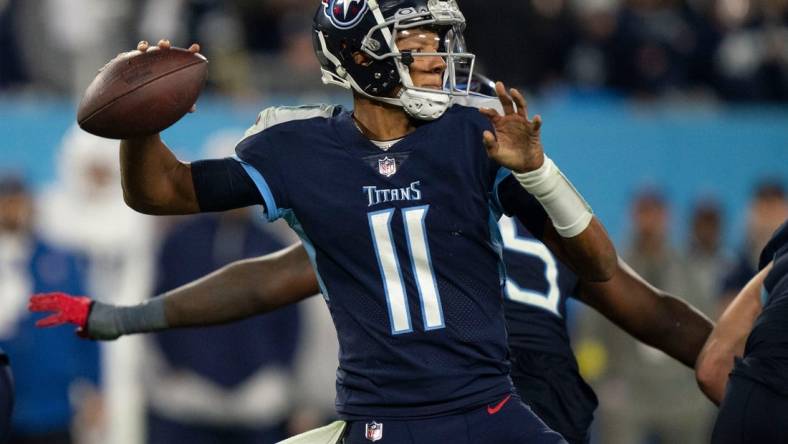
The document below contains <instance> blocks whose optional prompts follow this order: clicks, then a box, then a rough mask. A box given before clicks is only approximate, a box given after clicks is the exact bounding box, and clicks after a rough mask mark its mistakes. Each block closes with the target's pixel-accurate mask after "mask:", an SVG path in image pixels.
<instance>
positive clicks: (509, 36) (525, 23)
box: [459, 0, 574, 90]
mask: <svg viewBox="0 0 788 444" xmlns="http://www.w3.org/2000/svg"><path fill="white" fill-rule="evenodd" d="M459 4H460V8H461V9H462V11H463V13H464V15H465V17H466V19H467V20H468V28H467V30H466V32H465V38H466V39H467V41H468V47H469V49H470V50H471V51H472V52H474V53H475V54H476V55H477V57H478V59H479V60H478V64H479V69H480V70H481V71H482V72H487V73H491V74H494V77H495V79H496V80H501V81H503V82H505V83H506V84H507V85H510V86H515V85H516V86H524V87H526V88H528V89H531V90H536V89H541V88H542V87H547V86H551V85H552V84H554V83H555V82H557V81H560V79H561V78H562V73H563V71H564V64H565V60H566V58H567V55H568V53H569V50H570V48H571V45H572V42H573V39H574V32H573V28H572V26H571V16H570V14H569V2H568V1H567V0H528V1H517V2H512V1H508V0H486V1H472V0H466V1H462V0H460V2H459Z"/></svg>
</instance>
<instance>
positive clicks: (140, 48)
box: [137, 40, 150, 52]
mask: <svg viewBox="0 0 788 444" xmlns="http://www.w3.org/2000/svg"><path fill="white" fill-rule="evenodd" d="M149 46H150V44H149V43H148V41H147V40H140V42H139V43H137V51H140V52H145V51H147V50H148V47H149Z"/></svg>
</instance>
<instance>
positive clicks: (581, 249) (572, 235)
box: [513, 156, 617, 282]
mask: <svg viewBox="0 0 788 444" xmlns="http://www.w3.org/2000/svg"><path fill="white" fill-rule="evenodd" d="M513 174H514V177H515V179H517V181H518V182H519V183H520V185H521V186H522V187H523V188H524V189H525V190H526V191H528V193H530V194H531V195H532V196H533V197H534V198H536V200H537V201H539V203H540V204H541V206H542V208H544V211H545V213H546V214H547V216H548V217H549V219H550V221H551V224H552V228H551V229H549V230H547V231H546V232H545V234H544V237H545V238H546V239H547V241H546V242H548V246H550V247H551V249H553V250H557V251H558V252H559V255H561V256H563V258H564V259H565V260H566V262H567V264H568V265H570V266H571V268H572V269H573V270H574V271H575V272H576V273H577V274H578V275H579V276H580V277H581V278H582V279H584V280H587V281H594V282H600V281H606V280H608V279H610V277H611V276H612V275H613V272H614V270H615V267H616V261H617V257H616V251H615V248H614V247H613V242H612V241H611V240H610V237H609V236H608V235H607V232H606V231H605V228H604V227H603V226H602V224H601V223H600V222H599V220H598V219H597V218H595V217H594V214H593V212H592V211H591V207H590V206H589V205H588V203H587V202H586V201H585V199H583V197H582V196H581V195H580V193H579V192H578V191H577V189H575V187H574V186H572V184H571V183H570V182H569V180H568V179H567V178H566V176H564V175H563V173H561V170H560V169H558V167H557V166H556V165H555V163H554V162H553V161H552V160H551V159H550V158H549V157H547V156H544V162H543V163H542V166H541V167H539V168H537V169H536V170H533V171H528V172H521V173H513ZM551 241H552V242H551Z"/></svg>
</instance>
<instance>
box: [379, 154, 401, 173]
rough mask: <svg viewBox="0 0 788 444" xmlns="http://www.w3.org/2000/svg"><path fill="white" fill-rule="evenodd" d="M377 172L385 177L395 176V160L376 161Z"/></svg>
mask: <svg viewBox="0 0 788 444" xmlns="http://www.w3.org/2000/svg"><path fill="white" fill-rule="evenodd" d="M378 172H379V173H380V174H382V175H384V176H386V177H391V176H393V175H395V174H397V160H396V159H390V158H388V157H384V158H382V159H378Z"/></svg>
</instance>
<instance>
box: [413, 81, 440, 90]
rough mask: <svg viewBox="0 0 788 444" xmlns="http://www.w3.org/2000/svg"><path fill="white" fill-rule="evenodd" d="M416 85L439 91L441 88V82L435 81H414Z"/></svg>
mask: <svg viewBox="0 0 788 444" xmlns="http://www.w3.org/2000/svg"><path fill="white" fill-rule="evenodd" d="M416 87H418V88H424V89H435V90H438V91H440V90H442V89H443V84H441V83H435V82H421V83H416Z"/></svg>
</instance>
